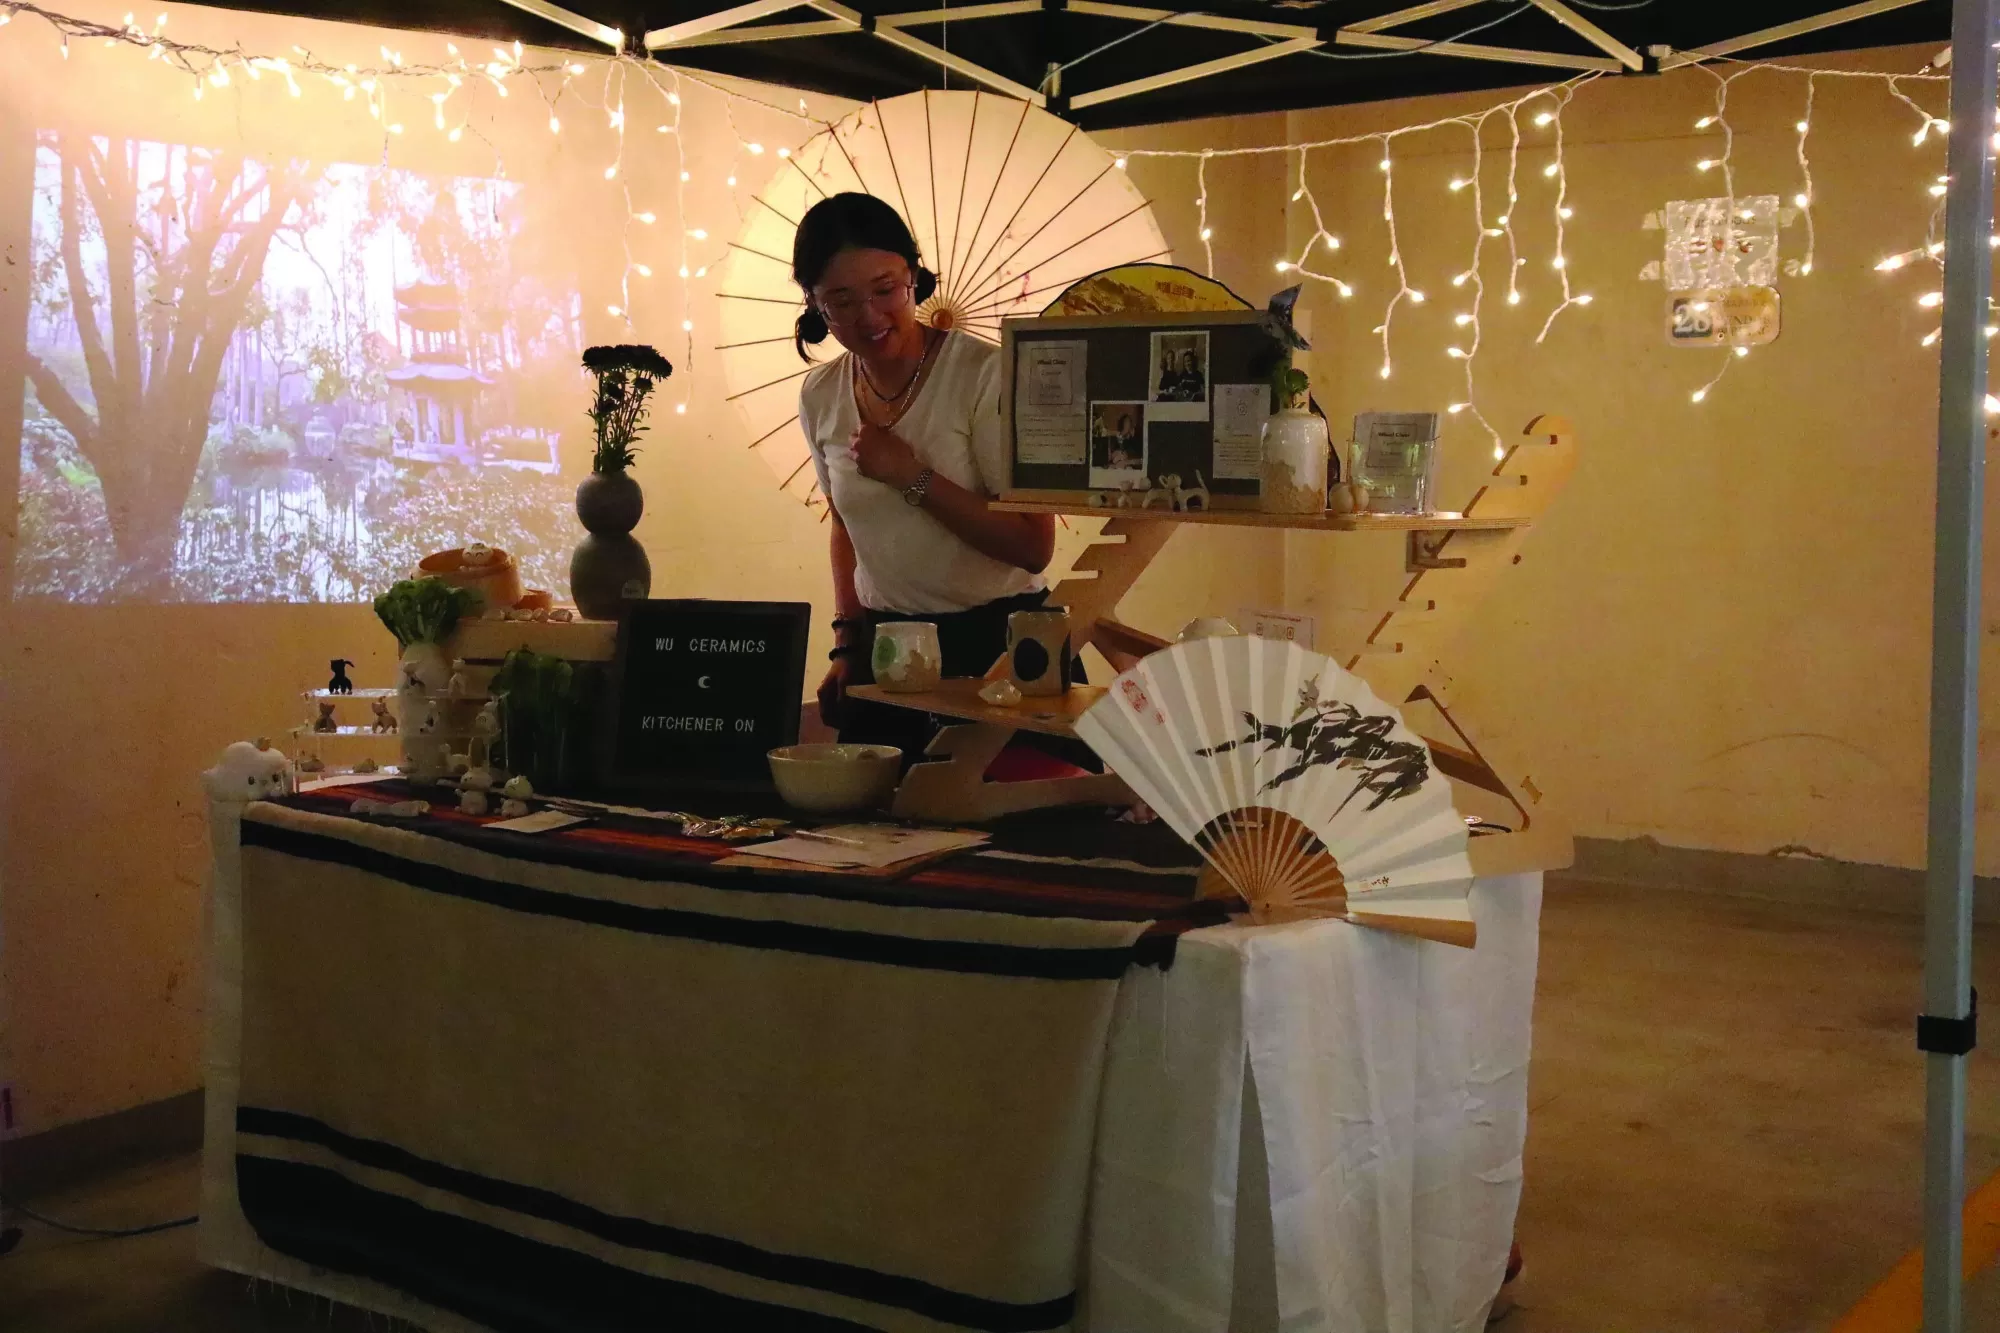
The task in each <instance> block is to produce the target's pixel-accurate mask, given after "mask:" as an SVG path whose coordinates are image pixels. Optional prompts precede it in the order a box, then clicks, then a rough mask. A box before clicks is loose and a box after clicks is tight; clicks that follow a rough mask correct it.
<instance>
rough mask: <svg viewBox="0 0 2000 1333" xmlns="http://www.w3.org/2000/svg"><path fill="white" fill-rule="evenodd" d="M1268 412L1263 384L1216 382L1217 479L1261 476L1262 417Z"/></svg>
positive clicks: (1268, 399) (1268, 394)
mask: <svg viewBox="0 0 2000 1333" xmlns="http://www.w3.org/2000/svg"><path fill="white" fill-rule="evenodd" d="M1270 415H1271V389H1270V386H1269V385H1265V384H1218V385H1216V386H1215V476H1216V479H1217V480H1219V481H1257V480H1259V479H1260V478H1262V476H1263V474H1264V473H1263V466H1264V421H1265V419H1266V418H1267V417H1269V416H1270Z"/></svg>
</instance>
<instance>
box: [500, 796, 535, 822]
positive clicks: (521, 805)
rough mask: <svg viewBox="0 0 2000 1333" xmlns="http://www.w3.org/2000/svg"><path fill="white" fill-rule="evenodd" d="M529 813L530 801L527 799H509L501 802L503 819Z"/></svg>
mask: <svg viewBox="0 0 2000 1333" xmlns="http://www.w3.org/2000/svg"><path fill="white" fill-rule="evenodd" d="M527 813H528V803H527V802H526V801H513V800H508V801H502V802H500V817H501V818H502V819H519V818H521V817H522V816H523V815H526V814H527Z"/></svg>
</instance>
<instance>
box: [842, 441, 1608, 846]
mask: <svg viewBox="0 0 2000 1333" xmlns="http://www.w3.org/2000/svg"><path fill="white" fill-rule="evenodd" d="M1522 434H1523V437H1524V438H1523V440H1522V442H1521V443H1519V444H1516V445H1515V446H1514V447H1513V448H1511V449H1509V450H1508V451H1507V453H1506V455H1505V456H1504V457H1502V458H1501V459H1500V461H1499V462H1498V463H1497V464H1495V465H1494V468H1493V471H1492V473H1491V475H1490V476H1489V477H1488V478H1487V480H1486V481H1485V483H1484V484H1483V485H1482V486H1481V487H1480V489H1479V490H1478V491H1477V492H1476V493H1475V494H1474V495H1473V497H1472V499H1471V501H1470V502H1469V503H1468V504H1467V505H1466V506H1465V510H1464V512H1463V513H1456V514H1428V515H1405V514H1361V515H1353V514H1309V515H1285V514H1264V513H1251V512H1242V511H1230V510H1216V511H1214V512H1210V513H1193V514H1175V513H1167V512H1164V511H1159V510H1136V509H1123V510H1119V509H1113V510H1110V511H1106V510H1104V509H1102V508H1095V507H1092V506H1089V505H1087V504H1084V503H1081V502H1076V501H1066V502H1060V503H1051V502H1041V501H1033V500H996V501H994V502H993V508H995V509H999V510H1006V511H1008V512H1012V513H1035V514H1070V515H1078V516H1082V517H1086V518H1102V517H1105V516H1106V514H1107V512H1108V513H1109V518H1108V521H1107V522H1106V523H1105V524H1104V528H1103V531H1101V532H1100V533H1098V534H1097V536H1096V537H1095V538H1094V539H1093V541H1092V543H1091V545H1090V546H1089V547H1088V548H1087V549H1086V550H1085V551H1084V552H1083V554H1082V555H1081V556H1080V557H1079V558H1078V559H1077V561H1076V564H1075V566H1074V568H1073V569H1072V571H1071V573H1070V575H1069V577H1067V578H1065V579H1064V580H1063V581H1062V582H1060V583H1058V584H1057V585H1056V586H1055V587H1054V588H1052V589H1051V590H1050V592H1049V603H1050V605H1052V606H1063V607H1067V608H1068V610H1069V617H1070V625H1071V632H1072V634H1073V635H1074V641H1075V644H1076V646H1077V648H1078V649H1079V650H1080V649H1081V648H1082V647H1083V646H1084V645H1085V644H1089V645H1092V646H1094V647H1095V648H1096V649H1097V650H1098V651H1099V652H1100V653H1102V654H1103V655H1104V658H1105V660H1106V661H1108V662H1109V663H1110V664H1111V666H1112V668H1113V669H1114V670H1117V671H1124V670H1126V669H1127V668H1129V667H1130V666H1131V665H1132V664H1133V663H1135V662H1137V661H1138V660H1139V659H1140V658H1142V657H1144V656H1146V655H1147V654H1148V653H1151V652H1154V651H1156V650H1158V649H1160V648H1164V647H1166V646H1167V640H1165V639H1162V638H1159V637H1158V636H1156V635H1152V634H1148V633H1146V632H1145V631H1143V630H1139V629H1135V628H1133V627H1132V626H1130V625H1126V624H1123V623H1121V622H1120V621H1119V620H1118V619H1117V616H1116V612H1117V608H1118V603H1119V602H1120V601H1121V600H1122V599H1123V598H1124V596H1125V594H1126V593H1127V592H1129V591H1130V590H1131V588H1132V585H1133V584H1134V583H1136V582H1137V581H1138V579H1139V575H1140V574H1142V573H1144V572H1145V569H1146V566H1147V565H1149V564H1150V563H1152V560H1153V558H1154V557H1155V556H1157V555H1158V554H1159V553H1160V550H1161V549H1162V548H1163V547H1164V546H1165V545H1166V544H1167V539H1168V538H1170V537H1171V536H1173V534H1174V531H1175V529H1176V528H1177V527H1178V526H1179V525H1181V524H1184V523H1195V524H1204V523H1209V524H1214V523H1220V524H1228V525H1233V526H1247V527H1268V528H1276V529H1287V528H1290V529H1300V530H1305V531H1316V532H1334V533H1353V532H1375V533H1402V534H1404V540H1405V543H1406V558H1405V565H1406V567H1407V569H1408V571H1409V574H1410V578H1409V581H1408V582H1407V583H1405V584H1404V585H1403V591H1402V594H1401V595H1400V596H1399V597H1398V598H1397V599H1396V600H1395V601H1394V602H1392V603H1390V604H1389V605H1387V606H1385V607H1383V608H1382V611H1381V615H1380V616H1379V618H1378V619H1377V620H1376V622H1375V625H1374V628H1373V629H1372V630H1370V631H1369V633H1368V635H1367V637H1366V638H1365V639H1363V640H1362V641H1361V642H1360V643H1358V644H1353V645H1350V646H1344V647H1342V648H1337V649H1332V650H1328V651H1327V652H1326V655H1327V656H1329V657H1331V658H1333V659H1334V660H1335V661H1338V662H1340V663H1341V664H1342V665H1343V666H1345V667H1346V668H1347V669H1348V670H1349V671H1352V672H1353V673H1354V674H1355V675H1357V676H1359V677H1361V678H1362V679H1363V680H1365V681H1367V682H1368V684H1369V686H1370V688H1372V689H1373V690H1374V691H1375V693H1376V694H1377V695H1379V696H1380V697H1382V698H1383V699H1386V700H1391V701H1400V703H1401V711H1402V714H1403V721H1404V722H1405V723H1406V724H1407V725H1408V726H1409V727H1410V729H1411V730H1413V731H1415V732H1416V733H1417V734H1418V735H1420V736H1422V737H1423V738H1424V740H1425V742H1426V743H1427V744H1428V745H1429V746H1430V750H1431V755H1432V759H1433V761H1434V762H1435V764H1436V765H1437V770H1438V772H1440V773H1442V774H1444V775H1445V777H1446V778H1447V779H1449V780H1450V782H1451V784H1452V788H1453V794H1454V796H1455V798H1456V799H1457V802H1458V806H1459V809H1461V810H1463V811H1465V812H1467V813H1468V814H1471V815H1473V816H1475V817H1476V818H1477V819H1478V820H1479V821H1480V823H1479V826H1478V827H1476V828H1475V829H1474V834H1475V836H1474V837H1473V839H1472V844H1471V848H1470V855H1471V859H1472V865H1473V869H1474V871H1475V872H1476V873H1478V874H1481V875H1503V874H1513V873H1517V872H1520V871H1527V870H1554V869H1559V868H1561V867H1563V866H1566V865H1568V864H1570V861H1571V859H1572V857H1573V856H1574V851H1575V849H1574V844H1573V841H1572V839H1571V837H1570V834H1569V831H1568V829H1567V828H1565V827H1563V826H1562V825H1561V824H1560V823H1558V822H1557V821H1555V820H1554V819H1553V818H1551V817H1550V816H1549V815H1548V814H1547V813H1546V812H1543V811H1541V810H1540V809H1539V808H1538V807H1539V806H1540V804H1541V799H1542V795H1541V793H1540V792H1539V791H1538V790H1536V788H1535V786H1534V784H1533V782H1531V781H1530V780H1529V779H1528V777H1527V775H1526V773H1525V771H1523V770H1520V769H1518V768H1511V767H1510V768H1507V769H1505V770H1503V769H1502V768H1501V767H1500V766H1499V765H1498V764H1496V763H1495V761H1494V760H1493V759H1491V758H1489V757H1488V755H1487V754H1486V752H1485V751H1483V750H1482V749H1481V748H1480V746H1479V745H1477V744H1476V743H1475V742H1474V741H1473V740H1472V737H1471V736H1470V735H1469V734H1468V733H1467V731H1466V729H1465V728H1464V726H1463V725H1461V723H1460V722H1459V720H1458V719H1457V718H1455V717H1454V716H1453V714H1452V710H1451V701H1450V686H1449V679H1448V678H1447V677H1446V676H1445V674H1444V673H1443V671H1442V670H1440V668H1439V666H1438V658H1439V654H1440V653H1441V652H1442V651H1443V650H1444V648H1445V647H1446V643H1447V640H1449V639H1450V637H1451V635H1452V634H1453V633H1454V632H1455V631H1456V630H1457V628H1458V627H1459V624H1460V622H1461V621H1462V620H1463V618H1464V617H1465V615H1466V614H1467V613H1468V612H1469V611H1471V609H1472V608H1473V607H1474V606H1476V605H1477V604H1478V603H1479V600H1480V599H1481V598H1482V597H1484V596H1485V595H1486V594H1487V592H1488V591H1489V590H1490V589H1491V588H1492V586H1493V583H1494V581H1495V580H1496V579H1498V578H1499V577H1500V574H1501V572H1502V571H1504V570H1506V569H1508V568H1510V567H1512V566H1514V565H1516V564H1519V563H1520V560H1521V548H1522V546H1523V544H1524V543H1525V542H1526V541H1527V536H1528V529H1529V527H1530V525H1532V524H1533V522H1534V520H1535V519H1536V518H1537V517H1538V516H1540V514H1541V513H1542V512H1543V511H1544V510H1546V509H1547V508H1548V506H1549V505H1550V503H1551V502H1552V501H1553V500H1554V499H1555V497H1556V495H1557V493H1558V492H1560V491H1561V490H1562V488H1563V485H1564V483H1566V482H1567V481H1568V480H1569V474H1570V472H1571V470H1572V469H1573V468H1574V467H1575V465H1576V441H1575V438H1574V428H1573V427H1572V426H1571V425H1570V423H1569V421H1568V420H1567V419H1565V418H1563V417H1559V416H1540V417H1536V418H1535V419H1534V420H1533V421H1530V422H1529V423H1528V425H1527V428H1526V429H1525V430H1524V431H1523V432H1522ZM1002 673H1004V663H1003V664H1001V665H999V666H996V668H995V671H994V673H992V674H1002ZM977 688H978V682H976V681H947V682H945V685H944V687H943V688H942V689H940V690H938V691H935V692H932V693H927V694H891V693H888V692H885V691H883V690H881V689H879V688H878V687H874V686H863V687H857V688H856V690H855V691H854V693H855V695H856V696H857V697H859V698H867V699H875V700H879V701H880V702H883V703H888V704H896V705H900V706H902V707H908V708H919V709H923V710H925V711H927V712H931V713H937V714H940V715H943V716H946V717H952V718H958V719H962V721H961V722H960V723H959V724H958V725H954V726H947V727H945V728H944V729H943V730H942V731H940V732H939V733H938V735H937V737H936V739H934V740H933V741H932V742H931V745H930V748H929V750H928V752H927V753H928V754H929V755H930V756H931V760H930V761H928V762H923V763H919V764H918V765H916V766H915V767H914V768H912V769H911V771H910V773H909V774H908V775H907V776H906V777H905V778H904V780H903V785H902V787H901V789H900V790H898V792H897V793H896V801H895V805H894V807H893V809H894V811H895V813H896V814H898V815H905V816H908V817H911V818H921V819H936V820H944V821H952V822H958V821H977V820H985V819H993V818H996V817H998V816H1000V815H1003V814H1013V813H1017V812H1019V811H1022V810H1032V809H1039V808H1041V807H1043V806H1049V805H1059V804H1070V803H1077V802H1096V801H1104V802H1107V803H1111V802H1116V801H1120V800H1130V799H1131V796H1130V793H1129V791H1125V790H1124V784H1123V783H1121V782H1118V781H1117V779H1115V778H1112V777H1110V776H1109V775H1106V776H1104V777H1096V776H1093V777H1090V778H1064V779H1050V780H1040V781H1028V782H988V781H986V780H985V773H986V770H987V767H988V766H989V765H990V764H991V763H992V761H993V759H994V757H995V756H997V755H998V754H999V753H1000V751H1001V750H1002V749H1004V748H1005V747H1006V745H1007V743H1008V741H1009V740H1011V739H1012V737H1013V735H1014V733H1015V732H1017V731H1031V732H1041V733H1044V734H1049V735H1058V736H1072V735H1074V734H1075V732H1074V729H1073V728H1072V727H1071V726H1070V725H1069V719H1071V718H1074V717H1075V716H1077V715H1079V714H1081V713H1082V712H1083V711H1084V710H1086V709H1088V708H1089V707H1090V705H1091V704H1093V703H1095V702H1096V701H1097V699H1098V698H1100V697H1101V696H1102V694H1103V691H1102V689H1101V688H1094V687H1090V686H1080V687H1076V688H1073V689H1072V690H1070V692H1069V694H1068V695H1066V696H1064V697H1063V698H1062V699H1050V700H1041V699H1033V698H1030V699H1026V700H1023V701H1022V703H1021V704H1020V705H1019V706H1018V707H1016V708H998V707H994V706H993V705H990V704H987V703H985V702H983V701H981V700H980V699H979V698H978V696H977V693H976V691H977ZM1508 773H1512V774H1514V775H1515V776H1513V777H1509V776H1507V774H1508ZM1114 784H1115V785H1114ZM1121 793H1122V794H1121Z"/></svg>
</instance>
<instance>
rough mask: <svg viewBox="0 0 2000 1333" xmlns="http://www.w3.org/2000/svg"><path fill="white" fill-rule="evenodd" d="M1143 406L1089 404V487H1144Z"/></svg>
mask: <svg viewBox="0 0 2000 1333" xmlns="http://www.w3.org/2000/svg"><path fill="white" fill-rule="evenodd" d="M1146 408H1147V404H1145V403H1137V402H1122V401H1117V400H1113V401H1111V402H1105V403H1092V404H1091V405H1090V485H1091V489H1093V490H1106V491H1117V490H1125V489H1128V488H1129V489H1132V490H1144V489H1145V488H1146V475H1147V474H1146Z"/></svg>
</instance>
